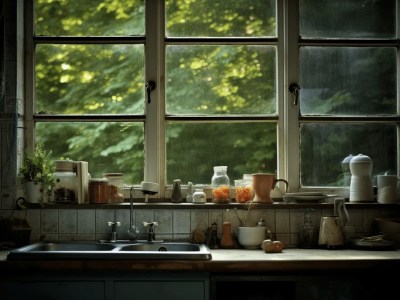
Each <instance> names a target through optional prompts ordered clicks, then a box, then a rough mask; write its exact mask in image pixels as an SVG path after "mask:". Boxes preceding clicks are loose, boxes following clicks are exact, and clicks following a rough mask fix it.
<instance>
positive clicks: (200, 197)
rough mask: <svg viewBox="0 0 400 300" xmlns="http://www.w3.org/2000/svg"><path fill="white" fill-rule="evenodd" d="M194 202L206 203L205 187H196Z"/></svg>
mask: <svg viewBox="0 0 400 300" xmlns="http://www.w3.org/2000/svg"><path fill="white" fill-rule="evenodd" d="M193 203H206V194H205V193H204V192H203V189H196V190H195V192H194V193H193Z"/></svg>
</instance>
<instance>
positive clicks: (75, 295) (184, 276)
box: [0, 272, 210, 300]
mask: <svg viewBox="0 0 400 300" xmlns="http://www.w3.org/2000/svg"><path fill="white" fill-rule="evenodd" d="M103 274H104V275H101V274H93V273H87V274H77V273H75V272H73V273H71V274H68V275H57V274H41V275H34V276H27V275H24V276H16V277H10V278H8V279H7V280H5V281H2V282H0V290H1V291H2V295H1V296H0V299H1V300H25V299H31V300H71V299H73V300H87V299H96V300H158V299H174V300H184V299H185V300H186V299H189V298H190V299H192V300H208V299H209V294H210V292H209V275H208V273H201V272H200V273H184V272H112V273H110V272H104V273H103Z"/></svg>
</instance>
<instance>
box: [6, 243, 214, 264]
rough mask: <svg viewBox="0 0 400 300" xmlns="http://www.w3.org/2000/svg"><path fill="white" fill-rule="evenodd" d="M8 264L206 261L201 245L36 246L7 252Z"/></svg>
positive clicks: (40, 244) (208, 255)
mask: <svg viewBox="0 0 400 300" xmlns="http://www.w3.org/2000/svg"><path fill="white" fill-rule="evenodd" d="M7 259H8V260H34V259H43V260H45V259H147V260H171V259H178V260H179V259H183V260H209V259H211V252H210V250H209V248H208V247H207V246H206V245H204V244H192V243H188V242H187V243H184V242H162V243H148V242H140V243H135V242H126V241H121V242H118V241H117V242H104V241H103V242H95V241H88V242H80V241H72V242H67V241H65V242H64V241H62V242H61V241H59V242H38V243H34V244H31V245H27V246H24V247H21V248H17V249H14V250H11V251H10V252H9V253H8V256H7Z"/></svg>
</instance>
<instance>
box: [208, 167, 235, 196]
mask: <svg viewBox="0 0 400 300" xmlns="http://www.w3.org/2000/svg"><path fill="white" fill-rule="evenodd" d="M227 169H228V167H227V166H216V167H214V175H213V176H212V178H211V188H212V202H213V203H230V202H231V185H230V181H229V177H228V175H227Z"/></svg>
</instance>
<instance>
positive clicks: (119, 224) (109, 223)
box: [107, 222, 121, 227]
mask: <svg viewBox="0 0 400 300" xmlns="http://www.w3.org/2000/svg"><path fill="white" fill-rule="evenodd" d="M107 224H108V226H110V227H111V226H114V227H115V226H121V222H108V223H107Z"/></svg>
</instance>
